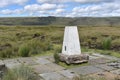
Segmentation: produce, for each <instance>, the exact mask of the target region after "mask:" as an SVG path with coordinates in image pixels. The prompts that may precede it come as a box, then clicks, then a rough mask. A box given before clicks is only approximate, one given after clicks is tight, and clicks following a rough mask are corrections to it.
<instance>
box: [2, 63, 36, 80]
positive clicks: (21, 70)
mask: <svg viewBox="0 0 120 80" xmlns="http://www.w3.org/2000/svg"><path fill="white" fill-rule="evenodd" d="M2 80H37V75H35V74H34V73H33V71H32V69H31V68H29V67H27V66H24V65H22V66H19V67H16V68H13V69H11V70H8V71H7V72H6V73H5V75H4V76H3V79H2Z"/></svg>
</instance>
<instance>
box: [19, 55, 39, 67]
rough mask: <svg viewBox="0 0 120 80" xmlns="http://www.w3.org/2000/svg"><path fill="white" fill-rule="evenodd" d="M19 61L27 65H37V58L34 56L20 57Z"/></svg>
mask: <svg viewBox="0 0 120 80" xmlns="http://www.w3.org/2000/svg"><path fill="white" fill-rule="evenodd" d="M18 61H19V62H20V63H22V64H25V65H28V66H30V65H36V64H37V63H36V62H35V58H32V57H26V58H18Z"/></svg>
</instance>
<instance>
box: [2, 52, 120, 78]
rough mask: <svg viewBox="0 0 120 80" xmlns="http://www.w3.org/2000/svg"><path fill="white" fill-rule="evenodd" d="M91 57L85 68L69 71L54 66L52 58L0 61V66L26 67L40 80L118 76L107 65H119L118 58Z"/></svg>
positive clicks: (118, 71) (115, 70)
mask: <svg viewBox="0 0 120 80" xmlns="http://www.w3.org/2000/svg"><path fill="white" fill-rule="evenodd" d="M91 56H92V57H91V59H90V60H89V62H88V63H89V64H88V65H87V66H76V67H74V68H70V69H65V68H64V67H62V66H60V65H57V64H55V63H54V60H53V59H54V58H53V56H43V57H27V58H16V59H7V60H0V64H1V65H2V64H5V66H6V67H7V68H9V69H12V68H14V67H16V66H19V65H21V64H25V65H28V66H30V67H31V68H32V69H33V71H34V72H35V73H36V74H38V75H39V76H40V80H42V79H41V78H43V80H61V79H62V80H72V78H73V77H75V76H78V75H92V74H97V73H99V74H98V75H99V76H102V75H103V74H104V75H105V76H108V75H107V74H109V75H116V76H119V75H120V69H119V68H115V67H113V66H110V65H108V64H110V63H112V61H114V60H115V62H117V63H118V65H119V64H120V60H119V59H118V58H116V59H115V58H114V59H110V56H109V58H108V57H106V58H105V56H104V57H103V56H101V55H97V54H95V55H91ZM111 58H112V57H111ZM106 72H107V73H106ZM102 73H103V74H102Z"/></svg>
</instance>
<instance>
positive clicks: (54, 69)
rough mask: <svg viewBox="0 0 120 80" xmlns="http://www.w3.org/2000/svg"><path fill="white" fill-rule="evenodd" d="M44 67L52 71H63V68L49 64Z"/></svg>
mask: <svg viewBox="0 0 120 80" xmlns="http://www.w3.org/2000/svg"><path fill="white" fill-rule="evenodd" d="M46 66H48V67H49V68H50V69H51V70H53V71H61V70H63V69H65V68H64V67H62V66H59V65H57V64H55V63H49V64H46Z"/></svg>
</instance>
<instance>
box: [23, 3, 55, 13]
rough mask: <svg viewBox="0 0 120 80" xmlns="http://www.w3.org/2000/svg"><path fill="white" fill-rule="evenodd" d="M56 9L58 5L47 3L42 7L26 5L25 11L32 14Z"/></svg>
mask: <svg viewBox="0 0 120 80" xmlns="http://www.w3.org/2000/svg"><path fill="white" fill-rule="evenodd" d="M54 8H56V4H48V3H45V4H42V5H39V4H32V5H26V6H25V7H24V10H25V11H31V12H32V11H42V10H52V9H54Z"/></svg>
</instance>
